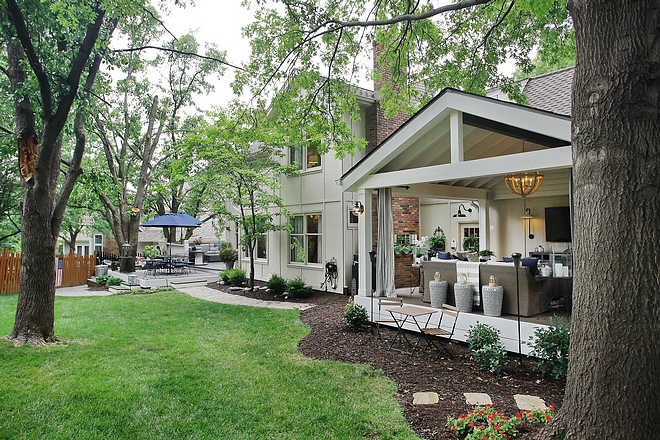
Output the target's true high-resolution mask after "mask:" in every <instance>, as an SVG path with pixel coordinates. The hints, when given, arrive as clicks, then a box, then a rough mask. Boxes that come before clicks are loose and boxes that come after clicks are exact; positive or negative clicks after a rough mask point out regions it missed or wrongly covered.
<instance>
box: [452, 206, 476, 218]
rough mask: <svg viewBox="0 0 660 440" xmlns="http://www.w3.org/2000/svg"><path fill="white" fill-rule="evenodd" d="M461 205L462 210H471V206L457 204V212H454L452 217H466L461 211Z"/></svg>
mask: <svg viewBox="0 0 660 440" xmlns="http://www.w3.org/2000/svg"><path fill="white" fill-rule="evenodd" d="M461 206H462V207H463V210H464V211H467V212H472V208H466V207H465V205H464V204H462V203H461V204H460V205H458V212H457V213H456V214H454V217H467V215H465V214H463V213H462V212H461Z"/></svg>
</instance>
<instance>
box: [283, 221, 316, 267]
mask: <svg viewBox="0 0 660 440" xmlns="http://www.w3.org/2000/svg"><path fill="white" fill-rule="evenodd" d="M311 216H318V217H319V219H318V232H309V231H308V230H307V225H308V217H311ZM296 218H302V231H301V232H299V233H294V232H291V233H289V246H290V245H291V244H293V240H294V238H298V241H299V243H300V244H301V245H302V246H303V249H304V250H305V259H304V261H299V260H298V254H297V252H298V251H297V249H295V248H294V249H291V248H290V249H289V264H294V265H304V266H321V265H322V264H323V214H322V213H320V212H308V213H304V214H295V215H294V216H293V218H292V219H291V221H292V222H293V221H295V220H294V219H296ZM293 226H294V227H295V225H293ZM310 237H317V239H316V243H317V250H316V255H317V260H318V261H312V262H310V261H309V244H310V240H309V238H310Z"/></svg>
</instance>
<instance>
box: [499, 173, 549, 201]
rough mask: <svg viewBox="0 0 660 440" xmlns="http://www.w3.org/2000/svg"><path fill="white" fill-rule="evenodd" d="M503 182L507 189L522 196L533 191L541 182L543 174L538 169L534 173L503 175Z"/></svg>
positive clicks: (536, 189)
mask: <svg viewBox="0 0 660 440" xmlns="http://www.w3.org/2000/svg"><path fill="white" fill-rule="evenodd" d="M504 183H505V184H506V187H507V188H509V191H511V192H512V193H515V194H518V195H519V196H522V197H527V196H528V195H530V194H533V193H535V192H536V191H538V189H539V188H540V187H541V184H543V174H541V173H539V172H538V171H537V172H536V173H534V174H531V175H530V174H529V173H525V175H524V176H520V175H518V176H516V175H515V174H512V175H510V176H506V177H504Z"/></svg>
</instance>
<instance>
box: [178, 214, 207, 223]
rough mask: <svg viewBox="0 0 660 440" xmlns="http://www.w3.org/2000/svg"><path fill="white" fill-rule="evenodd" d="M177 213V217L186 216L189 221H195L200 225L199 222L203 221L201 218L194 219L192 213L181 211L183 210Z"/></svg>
mask: <svg viewBox="0 0 660 440" xmlns="http://www.w3.org/2000/svg"><path fill="white" fill-rule="evenodd" d="M177 215H178V216H179V217H183V218H186V219H188V220H190V221H191V222H197V224H198V225H201V224H202V223H203V222H202V221H201V220H198V219H196V218H195V217H193V216H192V215H190V214H186V213H185V212H183V211H181V212H179V213H178V214H177Z"/></svg>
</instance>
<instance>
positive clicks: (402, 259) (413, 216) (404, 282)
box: [392, 196, 419, 288]
mask: <svg viewBox="0 0 660 440" xmlns="http://www.w3.org/2000/svg"><path fill="white" fill-rule="evenodd" d="M392 217H393V219H394V233H395V234H417V235H418V236H419V198H417V197H402V196H396V197H392ZM412 262H413V257H412V255H411V254H409V255H404V254H401V255H397V256H395V258H394V285H395V286H396V287H397V288H399V287H408V286H410V285H411V283H412V282H413V278H415V277H416V276H415V277H413V278H411V273H410V267H409V266H410V265H411V264H412Z"/></svg>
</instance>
